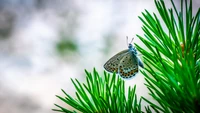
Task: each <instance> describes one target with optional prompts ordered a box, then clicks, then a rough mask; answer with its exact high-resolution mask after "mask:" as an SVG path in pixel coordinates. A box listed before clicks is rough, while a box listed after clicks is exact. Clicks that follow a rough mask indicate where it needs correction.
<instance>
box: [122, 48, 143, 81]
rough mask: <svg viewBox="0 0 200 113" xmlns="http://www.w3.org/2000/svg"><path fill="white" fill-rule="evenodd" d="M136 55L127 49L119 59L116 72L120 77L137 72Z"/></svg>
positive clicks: (126, 76)
mask: <svg viewBox="0 0 200 113" xmlns="http://www.w3.org/2000/svg"><path fill="white" fill-rule="evenodd" d="M138 60H139V59H138V58H137V56H136V55H134V54H133V53H132V52H131V51H129V52H128V53H127V54H126V55H124V56H123V58H122V59H121V61H120V63H119V64H120V65H119V68H118V73H119V75H120V76H121V77H122V78H126V79H128V78H131V77H133V76H135V74H136V73H138V63H139V61H138Z"/></svg>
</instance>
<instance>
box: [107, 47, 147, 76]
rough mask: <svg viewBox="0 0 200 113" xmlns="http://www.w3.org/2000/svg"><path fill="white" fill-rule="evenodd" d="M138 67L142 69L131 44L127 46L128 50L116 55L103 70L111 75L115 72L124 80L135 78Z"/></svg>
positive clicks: (141, 64)
mask: <svg viewBox="0 0 200 113" xmlns="http://www.w3.org/2000/svg"><path fill="white" fill-rule="evenodd" d="M139 66H140V67H142V68H143V67H144V66H143V63H142V62H141V61H140V59H139V58H138V57H137V50H136V48H135V47H133V45H132V44H129V45H128V49H126V50H123V51H121V52H119V53H117V54H116V55H114V56H113V57H112V58H110V59H109V60H108V61H107V62H106V63H105V64H104V68H105V70H107V71H108V72H111V73H113V72H116V73H117V74H119V75H120V76H121V77H122V78H125V79H128V78H132V77H133V76H135V74H137V73H138V67H139Z"/></svg>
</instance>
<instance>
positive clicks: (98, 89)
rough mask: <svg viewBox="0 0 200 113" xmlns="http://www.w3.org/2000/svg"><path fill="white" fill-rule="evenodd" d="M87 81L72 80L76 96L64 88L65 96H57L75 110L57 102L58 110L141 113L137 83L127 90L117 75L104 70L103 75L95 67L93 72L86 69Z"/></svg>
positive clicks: (89, 112) (93, 112) (66, 111)
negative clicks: (136, 93)
mask: <svg viewBox="0 0 200 113" xmlns="http://www.w3.org/2000/svg"><path fill="white" fill-rule="evenodd" d="M85 72H86V75H87V76H86V83H82V84H81V83H80V82H79V81H78V80H76V79H75V80H73V79H71V80H72V83H73V85H74V87H75V89H76V92H75V94H76V98H73V97H71V96H70V95H68V94H67V93H66V92H65V91H64V90H62V92H63V93H64V94H65V97H61V96H56V97H57V98H59V99H60V100H61V101H63V102H65V103H66V104H68V105H69V106H71V107H73V108H74V110H70V109H68V108H64V107H61V106H59V105H57V104H55V106H56V107H57V109H53V110H54V111H57V112H64V113H76V112H82V113H141V112H142V111H141V105H140V104H141V99H140V101H139V102H138V101H137V96H136V95H135V91H136V85H135V86H134V87H133V88H131V87H130V86H129V88H128V92H125V84H124V81H123V80H122V79H121V78H119V76H116V74H113V75H110V74H108V73H106V72H104V77H101V76H100V75H99V74H98V72H97V71H96V70H95V69H94V71H93V74H92V73H89V72H88V71H86V70H85Z"/></svg>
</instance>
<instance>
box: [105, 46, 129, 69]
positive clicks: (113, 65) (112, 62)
mask: <svg viewBox="0 0 200 113" xmlns="http://www.w3.org/2000/svg"><path fill="white" fill-rule="evenodd" d="M127 53H128V49H127V50H123V51H121V52H119V53H117V54H116V55H114V56H113V57H112V58H110V59H109V60H108V61H107V62H106V63H105V64H104V68H105V70H106V71H108V72H111V73H113V72H116V73H118V67H119V65H120V61H121V60H122V58H123V57H124V56H125V55H126V54H127Z"/></svg>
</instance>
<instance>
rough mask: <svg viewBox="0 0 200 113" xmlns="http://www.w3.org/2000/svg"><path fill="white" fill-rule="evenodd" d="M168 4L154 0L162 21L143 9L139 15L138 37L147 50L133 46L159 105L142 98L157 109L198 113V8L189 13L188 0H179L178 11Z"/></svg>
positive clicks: (199, 74) (199, 99) (166, 112)
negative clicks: (142, 58)
mask: <svg viewBox="0 0 200 113" xmlns="http://www.w3.org/2000/svg"><path fill="white" fill-rule="evenodd" d="M171 3H172V6H173V8H171V9H167V8H166V6H165V3H164V1H163V0H160V1H157V0H155V4H156V7H157V10H158V12H159V14H160V15H159V16H160V17H161V20H162V21H161V20H159V19H158V15H156V14H155V13H153V14H150V13H149V12H148V11H147V10H146V11H145V12H144V13H142V15H143V17H139V18H140V20H141V21H142V22H143V24H144V25H143V27H142V29H143V31H144V33H145V34H144V36H145V37H142V36H139V35H138V37H139V38H140V40H141V41H142V42H143V43H144V44H145V45H146V46H147V48H148V49H149V50H144V49H143V48H141V47H140V46H138V45H136V46H137V48H138V50H139V51H140V52H141V53H142V54H143V55H144V63H145V64H146V68H145V71H142V73H143V74H144V76H145V80H146V82H147V83H146V86H147V88H148V89H149V91H150V95H151V96H152V97H153V98H154V99H155V100H156V101H157V102H158V104H159V105H156V104H154V103H152V102H150V101H148V100H147V99H145V98H143V99H144V100H145V101H147V102H148V103H149V104H150V106H151V108H152V109H154V110H155V111H157V112H164V113H171V112H173V113H177V112H181V113H184V112H185V113H199V112H200V73H199V69H200V68H199V67H200V66H199V59H200V50H199V48H200V41H199V39H200V35H199V34H200V10H198V12H197V13H196V15H195V16H193V15H192V0H190V3H189V4H188V1H187V0H185V1H183V0H181V10H180V11H178V10H177V9H176V6H175V4H174V3H173V0H171ZM162 22H163V23H164V24H162ZM164 28H167V30H164ZM149 51H150V52H149ZM150 75H151V76H150Z"/></svg>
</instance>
